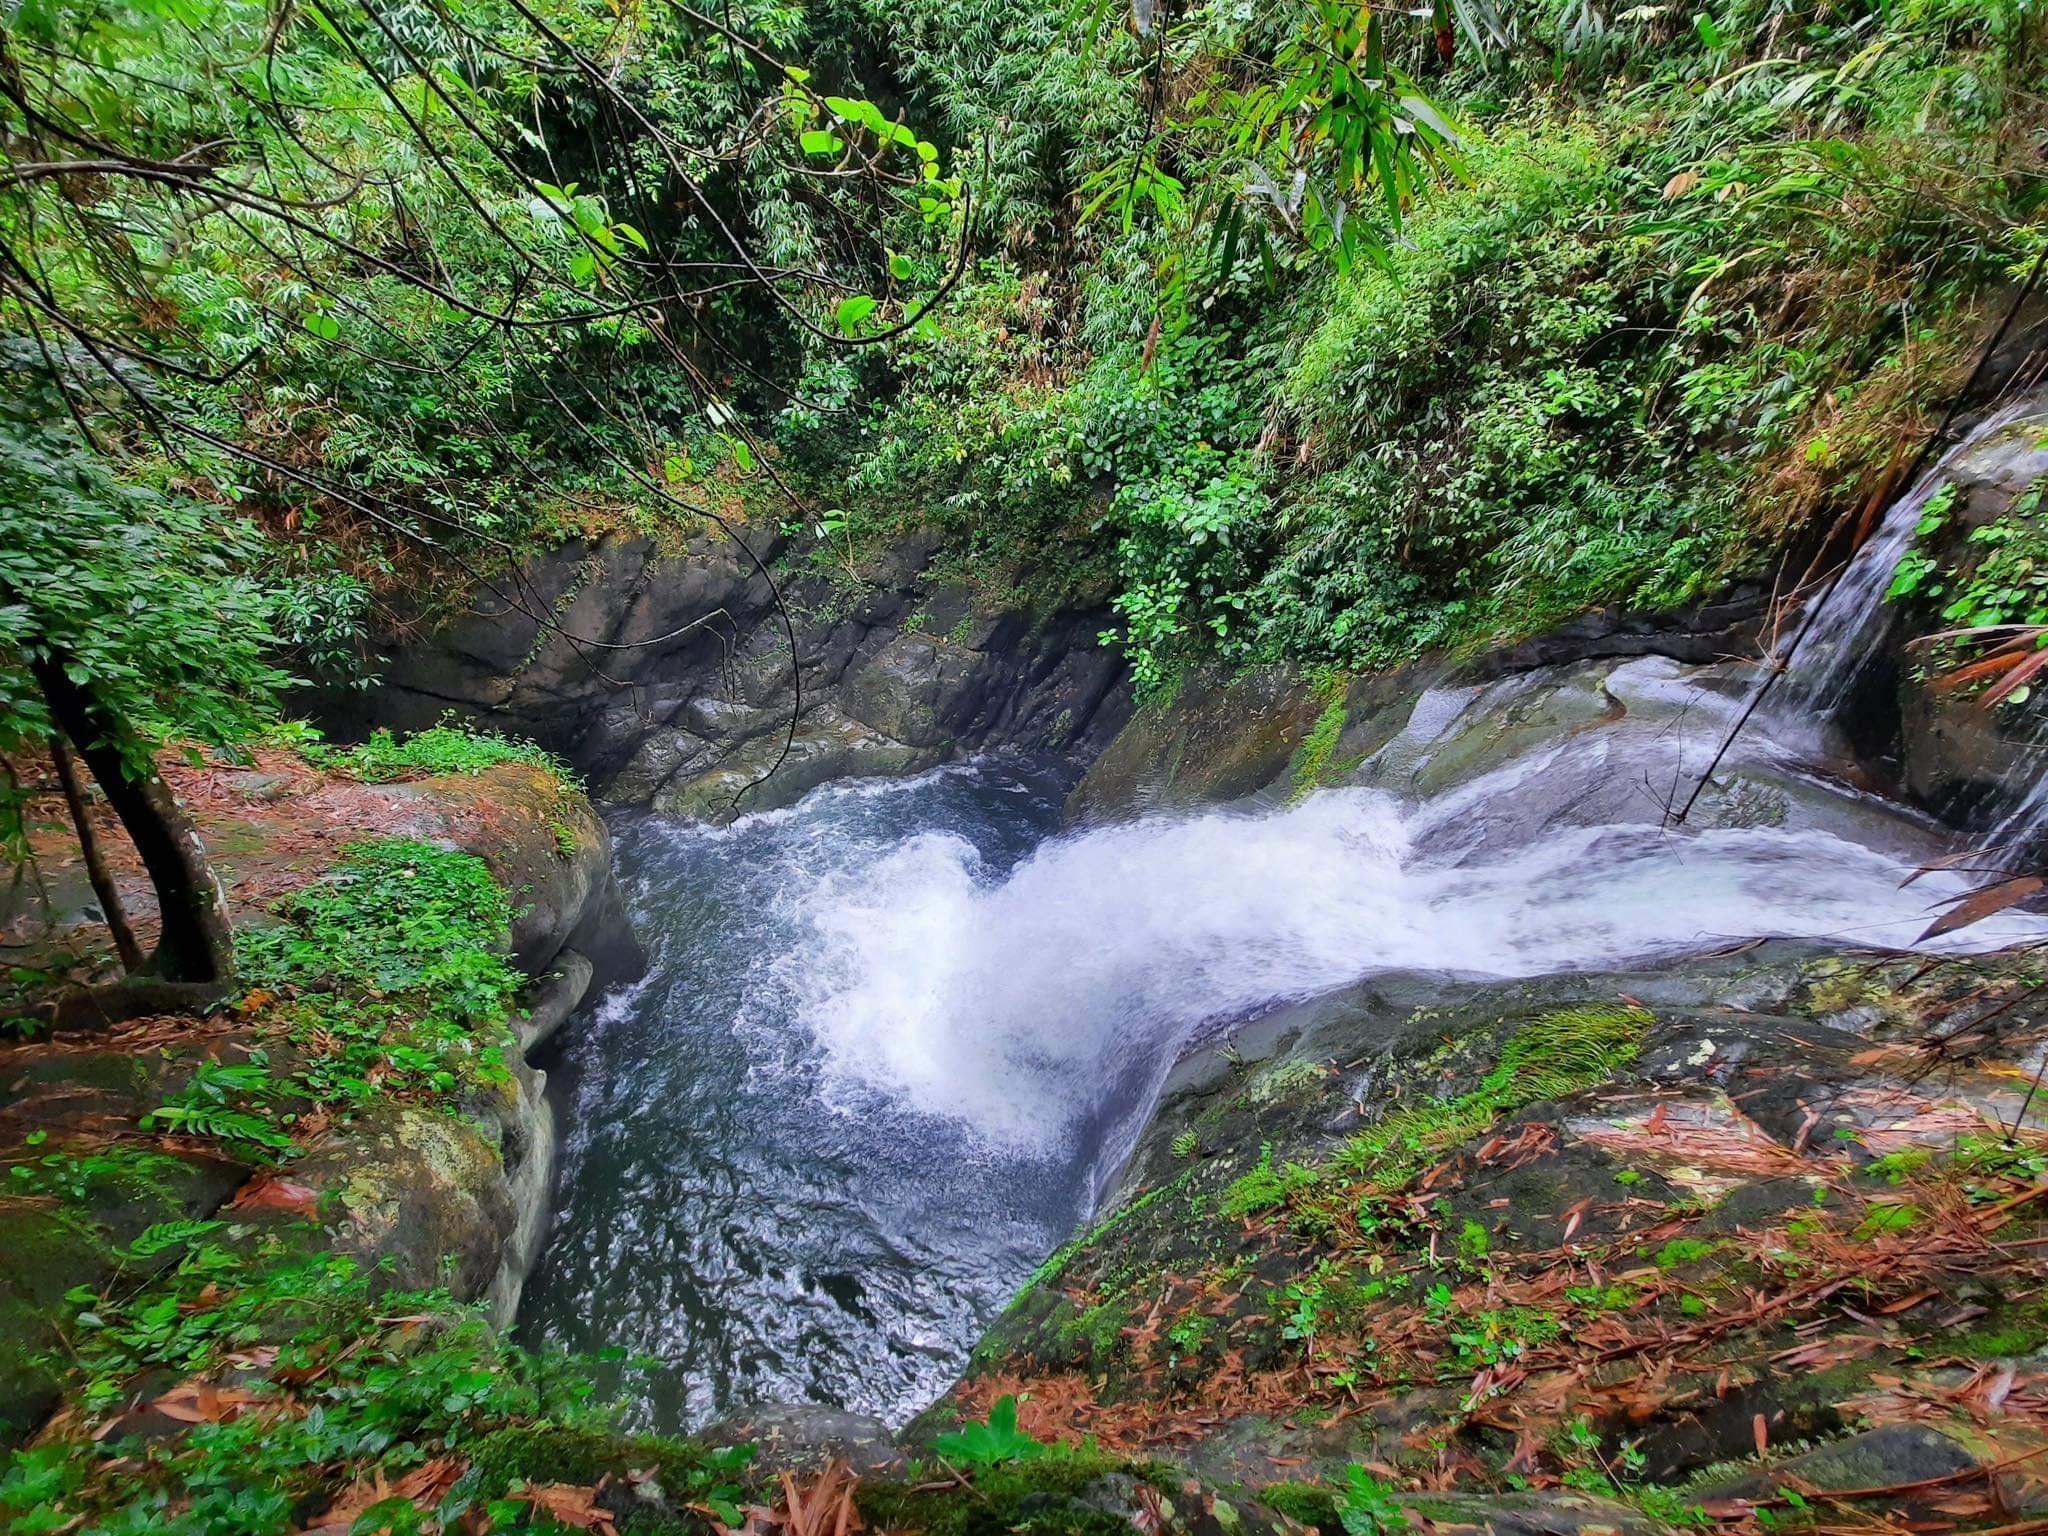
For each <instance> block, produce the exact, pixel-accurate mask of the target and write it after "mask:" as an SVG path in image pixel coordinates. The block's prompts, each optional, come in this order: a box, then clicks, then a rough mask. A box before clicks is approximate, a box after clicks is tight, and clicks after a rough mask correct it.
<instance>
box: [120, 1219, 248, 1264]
mask: <svg viewBox="0 0 2048 1536" xmlns="http://www.w3.org/2000/svg"><path fill="white" fill-rule="evenodd" d="M223 1225H224V1223H222V1222H218V1221H159V1222H156V1223H155V1224H153V1225H151V1226H148V1227H145V1228H143V1230H142V1232H141V1234H140V1235H139V1236H137V1237H136V1239H135V1241H134V1242H132V1243H130V1244H129V1245H128V1250H127V1255H126V1256H127V1257H128V1258H131V1259H153V1258H155V1257H156V1256H157V1255H158V1254H161V1253H167V1252H169V1251H170V1250H171V1249H173V1248H180V1247H186V1246H189V1245H190V1244H192V1243H195V1242H197V1241H198V1240H199V1239H200V1238H202V1237H205V1236H206V1235H207V1234H208V1233H210V1232H218V1231H219V1230H220V1229H221V1227H222V1226H223Z"/></svg>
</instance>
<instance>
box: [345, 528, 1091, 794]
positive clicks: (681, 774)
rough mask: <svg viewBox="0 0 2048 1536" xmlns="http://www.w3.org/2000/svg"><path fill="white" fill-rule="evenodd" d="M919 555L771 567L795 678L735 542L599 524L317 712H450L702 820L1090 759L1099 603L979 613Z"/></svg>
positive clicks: (770, 609)
mask: <svg viewBox="0 0 2048 1536" xmlns="http://www.w3.org/2000/svg"><path fill="white" fill-rule="evenodd" d="M749 538H750V539H751V540H752V541H753V542H754V544H755V547H756V549H757V550H758V551H759V552H760V553H761V554H762V555H763V556H764V558H772V557H773V556H774V555H775V554H776V553H777V540H776V539H775V538H774V537H772V536H767V535H763V534H761V533H759V532H758V531H756V532H753V533H750V534H749ZM933 552H934V546H933V545H932V544H931V543H929V542H913V543H910V544H906V545H903V546H900V547H899V548H897V549H896V550H894V551H892V552H891V554H890V556H889V557H888V558H887V559H886V560H885V561H883V562H882V567H881V569H880V570H879V571H878V572H876V573H874V574H872V575H871V576H870V577H869V578H868V579H867V580H865V581H864V582H863V584H862V585H861V586H860V587H858V588H857V589H856V588H849V587H847V586H845V585H844V584H835V583H832V582H828V581H826V580H825V579H823V578H822V577H819V576H815V575H810V574H801V575H798V576H795V577H786V576H783V575H778V580H780V581H782V582H783V585H784V591H785V595H786V597H787V598H788V601H789V606H790V609H791V611H792V614H793V616H794V625H795V630H796V642H797V647H796V648H797V654H798V656H799V657H800V659H801V689H800V691H799V689H798V688H797V687H796V686H794V683H795V680H794V679H793V678H792V675H791V669H790V664H789V643H788V635H787V631H786V630H785V627H784V622H783V617H782V614H781V613H780V612H779V611H778V609H777V608H776V606H775V604H774V601H773V595H772V592H771V589H770V586H769V584H768V582H767V580H766V579H765V578H764V577H763V576H762V575H761V574H760V572H759V571H758V570H757V569H755V568H754V566H753V565H752V563H751V562H750V561H749V560H748V559H747V557H746V555H745V553H744V551H742V550H741V549H740V548H739V547H738V546H737V545H735V544H734V543H733V542H732V541H731V540H730V539H727V538H725V537H723V536H715V537H712V536H707V537H703V538H700V539H698V540H696V541H694V542H693V543H692V544H691V545H690V546H689V547H687V548H685V549H682V550H676V551H669V550H664V549H663V548H661V547H658V546H657V545H656V544H655V543H654V541H652V540H650V539H646V538H630V537H624V536H612V537H607V538H605V539H602V540H600V541H598V542H596V543H584V542H573V543H570V544H566V545H564V546H562V547H561V548H559V549H557V550H554V551H553V552H551V553H549V554H547V555H544V556H541V557H538V558H536V559H534V560H532V561H530V562H528V563H527V564H526V565H525V566H524V567H522V568H521V569H519V570H518V571H516V572H513V573H511V574H510V575H509V576H507V577H505V578H503V579H502V580H499V581H495V582H493V583H492V587H491V589H487V590H478V591H474V592H472V593H470V594H469V596H468V598H467V599H466V600H465V601H463V602H462V603H460V604H459V605H458V606H457V607H456V608H455V609H454V610H453V611H452V612H448V613H443V614H437V615H428V616H423V617H422V619H421V621H420V622H419V624H418V625H417V626H416V631H415V633H413V634H411V635H409V636H407V637H403V638H400V639H397V640H395V641H393V642H392V643H390V644H389V645H388V646H387V647H386V652H387V655H388V658H389V659H388V664H387V665H386V667H385V672H384V684H383V686H382V687H380V688H378V689H376V690H374V691H372V692H370V693H367V694H359V695H343V696H322V697H320V698H318V699H316V700H315V701H314V708H315V712H316V713H317V714H318V715H319V716H320V717H321V718H322V720H323V722H324V723H325V724H326V725H327V726H328V728H329V729H330V730H332V731H334V732H335V733H336V734H338V735H342V736H349V735H356V734H361V733H363V732H366V731H367V730H369V729H370V728H372V727H375V726H380V725H382V726H392V727H395V728H398V729H401V730H410V729H418V728H420V727H422V726H425V725H430V724H432V723H433V722H434V721H435V720H437V719H439V718H440V717H441V716H442V715H443V714H445V713H447V712H449V711H451V710H452V711H454V712H455V713H457V714H459V715H463V716H468V717H471V718H476V719H481V720H486V721H488V722H489V723H490V724H491V725H493V726H494V727H497V728H501V729H509V730H514V731H518V732H521V733H523V734H526V735H530V736H532V737H533V738H534V739H535V740H538V741H540V742H542V743H543V744H544V745H546V746H548V747H550V748H552V749H553V750H555V751H557V752H559V753H560V754H562V755H563V756H564V757H565V758H567V759H568V760H569V761H570V762H571V763H572V764H574V766H575V767H576V768H577V769H578V771H579V772H581V773H582V774H584V775H585V777H586V778H587V779H588V780H589V782H590V784H591V786H592V789H593V790H594V791H595V792H596V793H597V794H598V795H599V797H600V798H602V799H606V800H609V801H613V802H617V803H627V804H653V805H656V806H658V807H660V808H662V809H664V810H668V811H672V812H675V813H678V814H685V815H695V816H703V817H706V818H709V819H725V818H727V817H729V816H730V815H732V814H735V813H736V811H758V810H766V809H771V808H773V807H774V806H777V805H784V804H788V803H789V802H791V801H793V800H795V799H796V798H798V797H799V796H800V795H802V794H803V793H804V792H805V791H807V790H809V789H811V788H813V787H815V786H816V785H818V784H821V783H824V782H826V781H827V780H830V779H836V778H844V777H856V776H862V775H871V774H900V773H913V772H918V771H920V770H922V769H925V768H928V767H931V766H933V765H934V764H937V763H939V762H942V761H944V760H946V759H947V758H949V757H952V756H955V755H958V754H961V753H965V752H971V751H975V750H979V749H982V748H988V747H1017V748H1021V749H1026V750H1033V751H1054V752H1071V753H1081V754H1086V753H1089V752H1092V751H1093V750H1095V749H1097V748H1099V747H1100V746H1101V745H1102V744H1103V743H1104V742H1106V741H1107V740H1108V739H1109V738H1110V737H1111V736H1112V735H1114V734H1115V732H1116V730H1117V729H1118V728H1119V727H1120V726H1121V725H1122V724H1123V722H1124V720H1125V719H1126V718H1127V717H1128V715H1129V709H1130V705H1129V686H1128V683H1127V681H1126V678H1125V669H1124V666H1123V663H1122V660H1121V658H1120V657H1119V656H1118V655H1117V654H1116V653H1115V652H1114V651H1110V650H1106V649H1104V648H1103V647H1102V646H1101V645H1100V644H1099V643H1098V642H1097V639H1096V636H1097V634H1098V633H1099V632H1100V631H1101V630H1102V629H1103V628H1104V627H1105V625H1106V623H1107V616H1106V614H1105V612H1104V611H1102V610H1101V609H1099V608H1086V609H1077V610H1074V611H1069V612H1063V613H1056V614H1051V615H1045V614H1031V613H1022V612H1006V613H998V614H987V613H984V612H981V611H979V610H977V609H976V608H975V607H974V606H973V604H972V603H971V601H970V599H969V596H968V594H967V593H966V592H965V591H964V590H962V589H960V588H958V587H953V586H948V585H947V584H945V583H943V582H940V581H938V580H936V579H934V578H933V577H932V576H931V574H930V572H929V566H930V561H931V558H932V555H933ZM799 704H800V711H799V712H798V718H797V720H796V725H795V731H794V734H793V735H792V733H791V715H792V711H793V708H796V707H797V706H799ZM785 747H787V751H786V753H785ZM778 760H779V761H780V763H781V766H780V768H779V769H777V771H776V772H775V773H774V774H773V776H772V777H771V778H769V779H768V780H766V781H765V782H761V783H758V784H755V785H754V787H753V788H751V789H747V788H746V786H748V785H749V784H750V783H753V781H755V780H757V779H760V778H761V776H762V775H763V774H766V773H767V772H768V770H769V769H771V768H773V767H775V765H776V764H777V762H778ZM743 790H744V791H745V793H744V794H743V795H742V794H741V792H742V791H743ZM736 795H739V796H741V798H740V799H739V803H738V805H737V807H735V805H734V797H735V796H736Z"/></svg>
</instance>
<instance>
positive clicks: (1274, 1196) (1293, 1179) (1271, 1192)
mask: <svg viewBox="0 0 2048 1536" xmlns="http://www.w3.org/2000/svg"><path fill="white" fill-rule="evenodd" d="M1316 1179H1317V1174H1316V1171H1315V1170H1314V1169H1313V1168H1309V1167H1305V1166H1304V1165H1302V1164H1300V1163H1288V1164H1286V1165H1285V1166H1283V1167H1279V1168H1275V1167H1274V1166H1273V1144H1272V1143H1271V1142H1267V1143H1266V1144H1265V1145H1264V1146H1262V1147H1260V1148H1259V1161H1258V1166H1256V1167H1255V1168H1253V1169H1252V1170H1251V1171H1250V1172H1249V1173H1246V1174H1243V1175H1241V1176H1239V1177H1238V1178H1236V1179H1234V1180H1232V1181H1231V1184H1230V1186H1229V1188H1227V1189H1225V1190H1224V1191H1223V1198H1222V1199H1221V1200H1220V1201H1219V1202H1218V1203H1217V1207H1216V1208H1217V1210H1218V1211H1219V1212H1221V1213H1222V1214H1223V1215H1224V1216H1226V1217H1229V1218H1230V1219H1231V1220H1233V1221H1240V1220H1242V1219H1243V1218H1244V1217H1246V1216H1255V1215H1257V1214H1259V1213H1260V1212H1261V1211H1272V1210H1278V1209H1279V1208H1280V1207H1281V1206H1283V1205H1285V1204H1286V1203H1287V1201H1288V1198H1289V1197H1290V1196H1292V1195H1294V1194H1296V1193H1298V1192H1299V1191H1301V1190H1304V1189H1307V1188H1308V1187H1309V1186H1310V1185H1312V1184H1314V1183H1315V1182H1316Z"/></svg>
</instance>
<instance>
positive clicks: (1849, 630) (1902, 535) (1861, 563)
mask: <svg viewBox="0 0 2048 1536" xmlns="http://www.w3.org/2000/svg"><path fill="white" fill-rule="evenodd" d="M2040 409H2041V402H2040V401H2039V400H2038V399H2036V398H2033V397H2024V398H2021V399H2019V400H2015V401H2012V402H2010V403H2008V404H2007V405H2004V406H2002V407H2000V408H1999V409H1998V410H1996V411H1994V412H1992V413H1991V414H1990V415H1989V416H1987V417H1985V418H1984V420H1983V421H1981V422H1980V423H1978V424H1977V426H1975V427H1973V428H1972V429H1971V430H1970V431H1969V432H1967V433H1965V434H1964V435H1963V436H1962V438H1961V439H1959V440H1958V441H1957V442H1956V443H1955V444H1954V445H1953V446H1952V447H1950V448H1949V450H1948V451H1947V452H1946V453H1944V454H1943V455H1942V456H1941V458H1940V459H1939V460H1937V461H1936V463H1935V465H1934V467H1933V468H1932V469H1930V470H1928V471H1927V473H1926V474H1924V475H1922V476H1921V477H1920V479H1919V480H1918V482H1916V483H1915V484H1914V486H1913V487H1912V489H1911V490H1909V491H1907V492H1906V494H1905V495H1903V496H1901V497H1900V498H1899V499H1898V500H1897V501H1895V502H1893V503H1892V504H1891V506H1890V508H1889V509H1888V510H1887V511H1886V512H1885V515H1884V520H1883V521H1882V522H1880V523H1879V524H1878V526H1877V529H1876V531H1875V532H1873V533H1872V534H1871V535H1870V537H1869V538H1868V539H1866V540H1864V542H1863V546H1862V548H1860V549H1858V550H1857V551H1856V553H1855V555H1854V556H1853V557H1851V559H1850V561H1849V563H1848V565H1847V566H1846V567H1844V568H1843V571H1842V574H1841V575H1840V576H1839V577H1838V578H1837V579H1836V581H1835V584H1834V586H1833V587H1831V588H1829V589H1828V591H1827V592H1826V593H1825V594H1824V595H1823V596H1822V598H1821V600H1820V607H1819V609H1818V610H1816V612H1815V613H1814V615H1813V617H1812V619H1811V620H1810V621H1809V622H1808V625H1807V629H1806V634H1805V638H1804V639H1802V640H1801V641H1800V642H1799V649H1798V651H1797V653H1796V654H1795V655H1794V656H1793V658H1792V664H1791V666H1790V667H1789V668H1788V669H1787V671H1786V674H1785V679H1784V682H1783V684H1782V685H1781V686H1780V688H1779V691H1778V699H1777V701H1776V706H1775V708H1776V711H1777V712H1778V713H1779V714H1781V715H1784V714H1788V713H1792V712H1794V711H1798V712H1805V713H1811V714H1813V715H1817V716H1819V717H1821V718H1822V719H1826V718H1829V717H1831V716H1833V715H1835V714H1837V713H1839V712H1840V710H1841V708H1842V706H1843V704H1844V703H1845V702H1846V701H1847V699H1848V696H1849V692H1850V690H1851V689H1852V688H1853V687H1854V686H1855V683H1856V679H1857V678H1858V677H1859V676H1860V675H1861V674H1862V673H1863V671H1864V670H1865V669H1866V668H1867V667H1868V666H1869V665H1870V663H1871V662H1872V660H1873V659H1875V658H1876V656H1877V655H1878V653H1879V651H1880V650H1881V649H1882V647H1883V644H1884V639H1885V635H1886V633H1887V631H1888V630H1889V629H1890V627H1891V622H1892V610H1891V609H1890V607H1889V606H1887V604H1886V603H1885V590H1886V589H1887V588H1888V587H1889V586H1890V585H1891V581H1892V574H1893V573H1894V572H1895V571H1896V570H1897V569H1898V567H1899V560H1900V558H1901V557H1902V556H1904V554H1905V553H1906V550H1907V548H1908V547H1909V546H1910V545H1911V544H1912V542H1913V533H1914V530H1915V528H1916V527H1917V526H1918V525H1919V522H1920V514H1921V511H1922V510H1923V509H1924V508H1925V507H1926V505H1927V503H1928V501H1929V499H1930V498H1932V497H1933V495H1934V493H1935V492H1936V491H1938V490H1939V489H1940V488H1941V487H1942V486H1943V485H1944V484H1945V483H1946V482H1947V481H1948V479H1949V471H1950V469H1951V468H1952V467H1953V466H1954V464H1955V462H1956V461H1957V460H1958V459H1959V458H1961V457H1963V456H1964V455H1965V454H1968V453H1971V452H1973V451H1974V450H1975V449H1976V448H1977V447H1978V446H1979V445H1980V444H1982V443H1985V442H1987V441H1988V440H1990V439H1991V438H1993V437H1995V436H1997V435H1998V434H1999V433H2000V432H2002V431H2004V430H2005V429H2006V428H2007V427H2009V426H2011V425H2012V424H2013V422H2015V421H2017V420H2019V419H2021V418H2022V417H2025V416H2028V415H2030V414H2035V413H2038V412H2039V410H2040Z"/></svg>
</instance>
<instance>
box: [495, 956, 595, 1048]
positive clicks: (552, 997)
mask: <svg viewBox="0 0 2048 1536" xmlns="http://www.w3.org/2000/svg"><path fill="white" fill-rule="evenodd" d="M595 973H596V967H595V966H593V965H592V964H591V963H590V961H589V960H588V959H587V958H586V957H584V956H583V955H580V954H578V953H577V952H576V951H575V950H573V949H565V950H563V951H562V952H561V953H560V954H558V955H556V956H555V958H554V960H553V962H552V963H551V964H550V966H549V969H548V973H547V974H546V975H545V976H542V977H541V978H540V979H539V980H537V981H536V982H535V983H534V985H533V986H532V988H531V989H529V991H528V993H527V995H526V997H525V998H524V999H523V1001H522V1004H521V1007H522V1009H523V1012H520V1013H515V1014H514V1016H513V1021H512V1022H513V1027H514V1028H515V1029H517V1030H518V1032H519V1049H520V1050H521V1051H524V1052H527V1053H529V1054H530V1053H532V1051H533V1050H534V1049H535V1048H536V1047H538V1046H540V1045H542V1044H543V1043H545V1042H546V1041H548V1040H549V1039H551V1038H553V1036H554V1033H555V1031H556V1030H558V1029H560V1028H561V1027H562V1024H563V1022H564V1021H565V1020H566V1019H567V1018H568V1017H569V1015H570V1014H572V1013H574V1012H575V1011H576V1009H577V1007H578V1005H580V1004H581V1003H582V1001H583V997H584V994H585V993H586V992H588V991H589V990H590V978H591V977H592V976H593V975H594V974H595Z"/></svg>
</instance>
